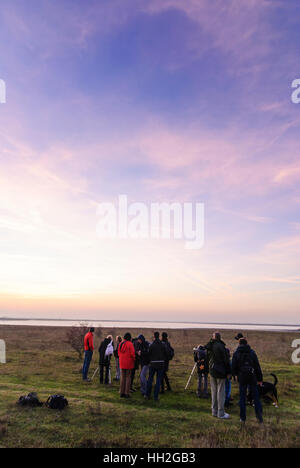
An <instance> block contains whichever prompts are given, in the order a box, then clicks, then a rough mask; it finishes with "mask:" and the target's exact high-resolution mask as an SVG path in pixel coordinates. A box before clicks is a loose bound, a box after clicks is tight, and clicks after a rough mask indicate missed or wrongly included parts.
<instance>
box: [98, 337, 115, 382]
mask: <svg viewBox="0 0 300 468" xmlns="http://www.w3.org/2000/svg"><path fill="white" fill-rule="evenodd" d="M113 352H114V348H113V338H112V336H111V335H108V336H107V337H106V338H105V339H104V340H103V341H102V343H101V344H100V346H99V368H100V372H99V374H100V384H103V380H104V370H105V381H104V383H105V385H107V384H109V383H111V382H110V359H111V356H112V354H113Z"/></svg>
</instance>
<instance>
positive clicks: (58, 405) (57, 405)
mask: <svg viewBox="0 0 300 468" xmlns="http://www.w3.org/2000/svg"><path fill="white" fill-rule="evenodd" d="M68 404H69V403H68V400H67V399H66V398H65V397H64V396H63V395H51V396H49V398H48V400H47V402H46V406H47V407H48V408H51V409H58V410H63V409H64V408H65V407H66V406H68Z"/></svg>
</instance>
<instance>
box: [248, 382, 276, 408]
mask: <svg viewBox="0 0 300 468" xmlns="http://www.w3.org/2000/svg"><path fill="white" fill-rule="evenodd" d="M270 375H272V377H273V378H274V383H273V384H272V383H270V382H263V383H262V385H257V388H258V393H259V396H260V397H261V398H263V399H264V400H265V401H270V400H271V401H272V402H273V405H274V406H275V408H278V404H279V403H278V393H277V388H276V385H277V383H278V379H277V377H276V375H275V374H270ZM248 402H249V404H250V405H252V406H253V404H254V401H253V397H252V395H251V393H248Z"/></svg>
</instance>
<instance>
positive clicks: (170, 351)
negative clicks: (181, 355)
mask: <svg viewBox="0 0 300 468" xmlns="http://www.w3.org/2000/svg"><path fill="white" fill-rule="evenodd" d="M166 348H167V356H168V360H169V361H171V360H172V359H173V357H174V356H175V351H174V349H173V348H172V346H171V345H170V343H169V342H167V343H166Z"/></svg>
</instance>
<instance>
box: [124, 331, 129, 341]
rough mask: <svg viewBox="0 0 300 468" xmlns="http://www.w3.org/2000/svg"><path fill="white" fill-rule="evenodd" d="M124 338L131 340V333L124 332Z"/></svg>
mask: <svg viewBox="0 0 300 468" xmlns="http://www.w3.org/2000/svg"><path fill="white" fill-rule="evenodd" d="M124 340H126V341H130V340H131V334H130V333H129V332H127V333H125V335H124Z"/></svg>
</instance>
